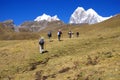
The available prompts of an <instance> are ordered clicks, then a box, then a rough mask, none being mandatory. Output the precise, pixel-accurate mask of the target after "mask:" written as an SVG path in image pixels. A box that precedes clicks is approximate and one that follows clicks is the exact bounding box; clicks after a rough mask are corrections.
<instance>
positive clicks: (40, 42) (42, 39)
mask: <svg viewBox="0 0 120 80" xmlns="http://www.w3.org/2000/svg"><path fill="white" fill-rule="evenodd" d="M44 44H45V41H44V38H43V37H41V38H40V40H39V46H40V53H44Z"/></svg>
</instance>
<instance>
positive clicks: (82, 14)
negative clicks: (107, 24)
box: [69, 7, 111, 24]
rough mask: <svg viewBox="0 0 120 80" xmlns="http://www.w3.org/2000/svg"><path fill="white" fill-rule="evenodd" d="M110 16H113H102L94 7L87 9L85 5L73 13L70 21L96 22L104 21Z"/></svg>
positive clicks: (75, 22)
mask: <svg viewBox="0 0 120 80" xmlns="http://www.w3.org/2000/svg"><path fill="white" fill-rule="evenodd" d="M109 18H111V17H102V16H100V15H98V14H97V12H96V11H95V10H93V9H92V8H90V9H88V10H85V9H84V8H83V7H78V8H77V9H76V10H75V11H74V12H73V14H72V15H71V17H70V22H69V23H73V24H81V23H88V24H95V23H98V22H102V21H104V20H106V19H109Z"/></svg>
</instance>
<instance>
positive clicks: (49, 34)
mask: <svg viewBox="0 0 120 80" xmlns="http://www.w3.org/2000/svg"><path fill="white" fill-rule="evenodd" d="M47 35H48V38H49V41H50V38H51V37H52V32H51V31H49V32H48V34H47Z"/></svg>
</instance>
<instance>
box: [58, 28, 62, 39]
mask: <svg viewBox="0 0 120 80" xmlns="http://www.w3.org/2000/svg"><path fill="white" fill-rule="evenodd" d="M57 35H58V41H60V38H61V35H62V31H61V30H59V31H58V32H57Z"/></svg>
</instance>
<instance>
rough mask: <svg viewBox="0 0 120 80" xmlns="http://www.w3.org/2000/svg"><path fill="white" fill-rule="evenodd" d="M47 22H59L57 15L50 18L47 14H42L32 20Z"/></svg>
mask: <svg viewBox="0 0 120 80" xmlns="http://www.w3.org/2000/svg"><path fill="white" fill-rule="evenodd" d="M44 20H45V21H48V22H51V21H59V20H60V19H59V18H58V17H57V15H55V16H50V15H47V14H45V13H44V14H43V15H41V16H38V17H37V18H36V19H34V21H38V22H39V21H44Z"/></svg>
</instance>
